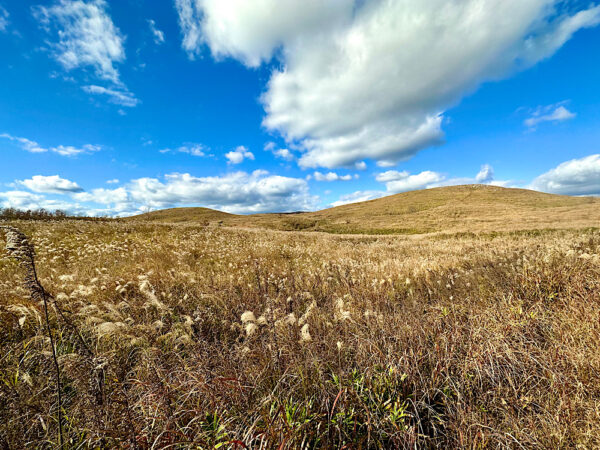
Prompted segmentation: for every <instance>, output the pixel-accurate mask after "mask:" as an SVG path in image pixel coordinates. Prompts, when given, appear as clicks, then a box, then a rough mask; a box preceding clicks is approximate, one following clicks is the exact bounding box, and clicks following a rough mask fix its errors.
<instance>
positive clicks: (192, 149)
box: [159, 143, 209, 156]
mask: <svg viewBox="0 0 600 450" xmlns="http://www.w3.org/2000/svg"><path fill="white" fill-rule="evenodd" d="M207 151H209V148H208V147H207V146H205V145H203V144H194V143H187V144H185V145H182V146H180V147H177V148H175V149H171V148H163V149H162V150H159V152H160V153H187V154H188V155H192V156H206V152H207Z"/></svg>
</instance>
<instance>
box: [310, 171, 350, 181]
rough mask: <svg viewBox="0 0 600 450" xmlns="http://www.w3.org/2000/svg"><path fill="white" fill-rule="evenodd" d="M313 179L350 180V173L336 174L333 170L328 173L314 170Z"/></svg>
mask: <svg viewBox="0 0 600 450" xmlns="http://www.w3.org/2000/svg"><path fill="white" fill-rule="evenodd" d="M313 176H314V177H315V180H317V181H350V180H352V175H338V174H337V173H335V172H329V173H321V172H315V173H314V174H313Z"/></svg>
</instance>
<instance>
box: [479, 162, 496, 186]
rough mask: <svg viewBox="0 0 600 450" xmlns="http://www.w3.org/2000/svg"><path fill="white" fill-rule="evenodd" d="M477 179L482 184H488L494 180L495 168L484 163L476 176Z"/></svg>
mask: <svg viewBox="0 0 600 450" xmlns="http://www.w3.org/2000/svg"><path fill="white" fill-rule="evenodd" d="M475 181H476V182H477V183H482V184H487V183H491V182H492V181H494V168H493V167H492V166H490V165H489V164H484V165H483V166H481V170H480V171H479V173H478V174H477V175H476V176H475Z"/></svg>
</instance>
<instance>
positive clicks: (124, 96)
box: [81, 85, 140, 108]
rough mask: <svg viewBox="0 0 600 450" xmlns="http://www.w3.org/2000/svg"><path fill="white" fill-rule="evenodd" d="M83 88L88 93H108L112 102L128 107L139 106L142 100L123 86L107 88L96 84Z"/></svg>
mask: <svg viewBox="0 0 600 450" xmlns="http://www.w3.org/2000/svg"><path fill="white" fill-rule="evenodd" d="M81 89H83V90H84V91H85V92H87V93H88V94H93V95H106V96H108V98H109V101H110V102H111V103H114V104H116V105H121V106H125V107H127V108H133V107H135V106H137V105H138V103H139V102H140V101H139V100H138V99H137V98H135V95H133V94H132V93H131V92H129V91H128V90H127V89H121V88H118V89H112V88H105V87H103V86H96V85H91V86H82V88H81Z"/></svg>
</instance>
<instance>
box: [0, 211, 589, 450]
mask: <svg viewBox="0 0 600 450" xmlns="http://www.w3.org/2000/svg"><path fill="white" fill-rule="evenodd" d="M569 207H570V206H569ZM13 225H15V226H17V227H19V228H20V229H22V231H24V232H26V233H27V234H28V235H29V236H30V237H31V238H32V243H33V244H34V245H35V247H36V250H37V261H38V273H39V277H40V281H41V282H42V284H43V285H44V287H45V289H46V290H48V291H49V292H50V293H52V294H54V297H55V299H56V304H55V308H54V310H53V311H51V317H50V321H51V326H52V330H53V331H54V333H55V337H56V350H57V353H58V360H59V363H60V369H61V374H62V382H63V383H62V388H61V389H62V395H63V399H62V402H63V408H64V417H65V419H64V435H65V442H66V445H65V447H66V448H100V447H127V448H166V447H168V448H216V447H219V448H282V449H285V448H287V449H295V448H341V447H343V446H345V448H409V447H410V448H415V446H416V447H420V448H423V447H424V448H461V447H462V448H464V447H468V448H492V447H493V448H498V447H508V448H520V447H525V448H574V447H578V446H579V447H580V448H598V447H599V446H600V438H599V437H598V436H600V378H599V374H600V352H598V348H600V347H599V346H600V320H599V317H600V234H599V233H598V232H597V231H594V230H587V231H582V230H546V231H541V232H520V233H502V232H501V233H481V234H478V233H457V234H451V233H446V234H436V235H431V236H428V235H426V236H420V235H410V236H364V235H363V236H361V235H357V236H351V235H349V236H338V235H329V234H323V233H297V232H280V231H268V230H259V229H250V230H243V229H234V228H216V227H205V226H195V225H160V224H153V223H144V222H131V223H129V222H127V223H122V222H113V223H110V222H108V223H86V222H73V221H65V222H57V223H41V222H40V223H26V222H15V223H13ZM21 277H22V273H21V268H20V267H19V265H18V264H17V263H16V262H14V261H13V260H11V259H9V258H8V257H7V258H4V259H2V260H0V326H1V327H2V331H3V332H2V334H0V358H1V360H0V447H2V446H3V445H5V444H6V445H8V446H9V448H26V447H34V448H37V447H44V446H46V447H52V446H55V445H56V442H57V423H56V418H57V414H56V412H57V411H56V406H57V402H56V400H57V399H56V392H55V384H54V378H53V376H54V375H53V374H54V372H53V366H52V364H53V363H52V356H51V345H50V343H49V341H48V336H47V332H46V331H45V329H44V326H43V320H42V317H43V305H41V304H40V302H39V301H36V300H34V299H30V298H29V296H28V292H27V291H26V290H25V289H24V288H23V287H22V285H21V283H20V279H21ZM59 312H62V315H61V314H59ZM86 347H87V348H89V349H91V350H89V351H88V350H86ZM6 445H5V446H6Z"/></svg>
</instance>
